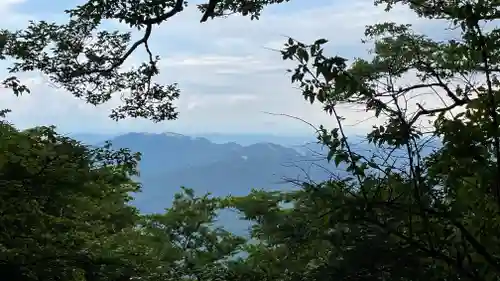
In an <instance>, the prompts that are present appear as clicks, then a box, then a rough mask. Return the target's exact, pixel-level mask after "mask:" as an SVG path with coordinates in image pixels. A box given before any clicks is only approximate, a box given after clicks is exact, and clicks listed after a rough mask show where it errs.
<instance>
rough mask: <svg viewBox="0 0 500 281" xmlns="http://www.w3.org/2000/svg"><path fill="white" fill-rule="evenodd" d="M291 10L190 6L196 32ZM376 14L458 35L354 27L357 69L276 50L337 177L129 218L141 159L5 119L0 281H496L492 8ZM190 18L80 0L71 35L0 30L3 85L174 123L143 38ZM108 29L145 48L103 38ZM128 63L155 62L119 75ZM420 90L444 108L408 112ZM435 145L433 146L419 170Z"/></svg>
mask: <svg viewBox="0 0 500 281" xmlns="http://www.w3.org/2000/svg"><path fill="white" fill-rule="evenodd" d="M289 1H290V0H251V1H249V0H210V1H209V3H208V4H203V5H198V6H197V7H198V9H199V11H200V20H201V22H202V23H200V25H203V22H205V21H210V20H212V19H214V18H224V17H226V16H228V15H231V16H243V17H249V18H250V19H251V20H259V17H260V16H261V12H262V11H263V10H265V9H266V8H267V7H268V6H270V5H287V3H286V2H289ZM374 4H375V5H378V6H383V7H384V8H386V10H387V11H389V10H391V9H392V8H394V7H396V6H401V5H403V6H406V7H408V8H409V9H411V10H412V11H413V12H414V13H415V14H416V15H418V16H419V17H421V18H423V19H425V20H429V21H443V22H446V23H447V25H449V28H450V29H453V30H454V31H455V32H456V34H457V36H456V38H454V39H449V40H437V39H434V38H431V37H430V36H427V35H426V34H420V33H418V32H417V31H415V30H414V29H412V26H411V25H407V24H396V23H392V22H382V23H373V25H371V26H367V27H366V31H365V38H364V39H363V40H364V42H365V44H366V45H367V46H368V47H369V48H370V56H369V57H367V58H358V59H354V60H348V59H347V58H345V57H342V54H327V51H326V50H325V48H324V46H325V44H327V43H328V40H327V39H323V38H318V39H317V40H315V41H313V42H301V41H298V40H296V39H294V38H293V37H291V38H288V39H287V40H285V42H283V43H284V44H283V48H282V49H281V51H280V54H277V55H281V56H282V59H283V60H285V61H292V62H293V63H294V65H295V67H294V68H292V69H290V70H289V76H290V82H291V84H292V85H294V86H296V87H299V88H300V89H301V91H302V94H303V97H304V102H310V103H319V104H321V105H322V106H323V109H324V111H325V114H329V115H331V118H334V120H336V122H337V126H336V127H334V128H327V127H326V126H325V127H324V126H319V127H318V128H317V140H318V142H319V143H321V144H323V145H324V146H325V147H327V148H328V151H329V152H328V155H327V157H328V160H329V161H332V162H333V163H335V164H337V165H341V164H342V165H345V166H346V167H347V168H346V169H347V172H348V174H349V176H348V177H333V176H332V178H331V179H330V180H327V181H323V182H319V183H318V182H316V183H313V182H302V183H294V184H299V185H300V188H299V189H296V190H294V191H288V192H285V191H283V192H272V191H265V190H254V191H252V192H251V193H250V194H248V195H246V196H241V197H234V196H227V197H214V196H211V195H210V194H194V192H193V190H192V189H190V187H178V188H179V192H178V194H177V195H176V196H175V198H165V200H166V201H172V200H173V202H172V205H171V207H169V208H168V209H166V210H165V212H163V213H158V214H147V215H146V214H141V213H140V212H139V211H138V210H137V209H136V208H134V207H132V206H131V205H130V204H129V202H130V200H131V195H130V194H131V192H135V191H139V190H140V189H141V185H140V184H138V183H137V182H135V181H134V180H133V178H134V176H136V175H138V169H137V165H138V163H139V161H140V158H141V156H140V154H139V153H136V152H134V151H130V150H128V149H114V148H113V146H112V143H107V144H106V145H104V146H102V147H90V146H87V145H84V144H82V143H81V142H78V141H76V140H74V139H71V138H70V137H67V136H65V135H64V134H61V133H58V131H57V128H55V127H51V126H44V127H35V128H31V129H27V130H25V129H23V130H21V129H19V128H16V126H14V125H13V124H12V123H10V122H9V108H5V109H4V108H2V112H1V114H2V120H1V123H0V153H1V156H0V214H1V216H0V276H1V279H2V280H12V281H35V280H37V281H38V280H39V281H46V280H47V281H49V280H51V281H52V280H61V281H132V280H144V281H150V280H151V281H153V280H176V281H177V280H185V281H252V280H254V281H257V280H258V281H299V280H300V281H326V280H353V281H354V280H356V281H358V280H359V281H361V280H366V281H368V280H369V281H373V280H389V281H396V280H405V281H410V280H411V281H417V280H422V281H424V280H425V281H432V280H457V281H458V280H460V281H462V280H475V281H494V280H500V238H499V234H500V232H499V230H500V163H499V160H500V126H499V122H500V117H499V114H500V88H499V86H500V80H499V78H498V75H499V73H500V29H499V28H498V27H497V26H496V20H498V19H500V11H499V7H500V3H499V2H498V1H494V0H447V1H445V0H375V3H374ZM187 5H188V3H187V2H185V1H183V0H151V1H144V0H117V1H106V0H86V2H84V3H83V4H82V5H79V6H76V7H74V8H73V9H70V10H67V11H65V13H66V14H67V15H68V18H69V20H68V21H67V22H65V23H51V22H46V21H33V22H31V23H30V25H29V26H28V27H27V28H26V29H22V30H3V29H2V30H0V60H3V61H7V62H9V64H10V67H9V68H8V72H9V73H10V76H9V77H6V78H5V79H4V80H3V81H2V87H5V88H9V89H10V90H11V91H12V94H14V95H18V96H19V95H26V94H29V93H30V90H33V89H30V88H29V87H27V86H26V85H25V83H24V82H23V81H22V79H20V78H18V76H19V73H24V72H29V71H37V72H40V73H43V74H44V75H46V76H47V77H49V78H50V82H51V83H53V84H55V85H58V86H59V87H60V88H61V89H64V90H65V91H66V92H67V94H68V95H73V96H75V97H78V98H80V99H81V100H82V101H81V102H82V103H90V104H93V105H96V106H99V105H102V104H105V103H106V102H108V101H109V100H110V99H111V97H112V96H113V95H116V94H118V93H121V94H122V104H120V105H119V106H118V107H116V108H114V109H112V111H111V112H110V113H109V115H110V118H112V119H115V120H118V121H119V120H121V119H125V118H145V119H149V120H152V121H153V122H162V121H165V122H168V121H169V120H174V119H176V118H177V117H178V112H177V111H176V108H175V106H174V104H173V102H174V101H175V100H176V99H177V98H178V97H179V96H180V95H182V93H181V89H182V85H177V84H175V83H173V84H166V83H159V82H155V80H154V78H155V76H157V75H158V73H159V70H158V63H159V57H157V56H156V55H155V53H154V50H151V48H150V47H149V45H148V40H149V38H150V36H151V34H152V32H154V30H153V27H154V26H162V25H165V26H166V25H168V23H167V21H168V20H169V19H170V18H172V17H175V16H176V15H177V14H179V13H182V12H183V10H184V9H185V7H186V6H187ZM310 5H314V1H311V3H310ZM109 20H114V21H117V22H122V23H126V24H128V25H129V27H130V29H131V30H140V31H141V32H143V37H142V38H140V39H139V40H138V41H133V40H132V39H131V36H130V33H122V32H120V31H118V30H106V29H102V28H101V24H102V22H103V21H109ZM221 20H224V19H221ZM248 24H252V22H251V21H250V20H249V22H248ZM332 28H333V27H332ZM331 39H339V40H341V39H342V38H331ZM139 49H141V50H145V51H146V52H147V53H148V54H149V59H148V60H146V61H144V62H143V63H142V64H140V65H139V66H138V67H137V68H134V69H131V70H124V69H123V67H122V66H123V64H124V63H125V62H126V61H127V59H128V58H129V57H130V56H131V54H133V53H134V52H136V51H138V50H139ZM360 55H363V54H360ZM16 75H17V76H16ZM424 92H425V93H429V92H431V93H433V94H434V95H436V96H437V97H438V98H439V99H438V100H440V101H441V102H440V103H434V104H431V105H421V104H419V103H414V104H412V102H411V100H412V97H414V96H416V95H419V94H421V93H424ZM342 104H353V105H357V106H363V107H364V109H365V110H366V111H367V112H370V113H371V114H372V115H373V117H374V118H377V120H380V123H381V125H380V126H375V127H374V128H373V130H372V131H371V132H369V133H368V134H367V135H366V141H368V142H370V143H372V144H374V145H376V146H378V147H379V148H381V150H379V151H377V152H374V153H373V155H371V156H370V157H367V156H366V154H363V155H362V154H361V153H359V152H357V151H356V150H355V149H353V147H352V145H351V143H350V140H349V139H348V138H347V136H346V134H345V130H344V127H343V124H344V123H343V122H344V118H343V117H342V116H340V114H339V113H338V110H337V107H338V105H342ZM2 107H4V105H2ZM7 107H8V105H7ZM435 140H439V143H440V146H439V147H437V148H435V149H433V151H432V153H430V154H427V155H423V154H422V150H423V149H424V147H425V146H426V145H427V144H428V143H429V142H430V141H435ZM396 150H398V151H401V150H402V151H404V152H405V153H404V155H401V153H397V154H396V153H394V151H396ZM396 162H397V164H396ZM291 184H292V183H291ZM166 188H172V187H166ZM176 188H177V187H176ZM222 209H231V210H235V211H237V212H238V213H239V214H240V215H241V217H242V218H245V219H248V220H250V221H252V222H253V223H254V224H253V226H252V228H251V230H250V232H249V233H248V236H245V237H243V236H237V235H236V234H233V233H231V232H229V231H226V230H224V229H223V228H220V227H216V226H215V225H214V222H215V220H216V217H217V213H218V212H219V211H220V210H222Z"/></svg>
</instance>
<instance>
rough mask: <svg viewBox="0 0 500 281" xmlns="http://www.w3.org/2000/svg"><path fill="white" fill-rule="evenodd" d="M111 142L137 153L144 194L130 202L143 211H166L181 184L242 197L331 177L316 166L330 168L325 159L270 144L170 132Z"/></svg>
mask: <svg viewBox="0 0 500 281" xmlns="http://www.w3.org/2000/svg"><path fill="white" fill-rule="evenodd" d="M111 141H112V143H113V146H115V147H117V148H121V147H125V148H129V149H131V150H132V151H138V152H141V153H142V161H141V163H140V165H139V169H140V173H141V175H140V181H141V183H142V184H143V192H142V193H140V194H138V195H137V196H136V201H135V204H136V205H137V206H138V207H139V208H140V209H141V210H142V211H143V212H157V211H161V210H162V209H163V208H165V207H167V206H168V204H169V202H170V201H171V199H172V196H173V195H174V193H175V192H178V191H179V188H180V186H186V187H189V188H193V189H194V190H195V191H197V192H198V193H205V192H211V193H212V194H214V195H229V194H233V195H237V194H238V195H243V194H245V193H248V192H249V191H250V190H251V189H252V188H264V189H283V188H291V187H292V185H291V184H290V183H288V182H287V180H290V179H292V180H298V179H301V180H304V179H306V178H307V177H308V176H309V177H311V178H313V179H315V180H324V179H327V178H328V177H329V176H330V173H329V172H328V171H327V170H325V169H324V168H321V167H316V165H318V166H319V165H323V166H324V165H329V166H330V167H329V168H330V169H332V168H334V167H333V166H332V165H331V164H328V163H327V162H326V161H324V157H316V158H313V157H311V156H312V155H310V154H304V153H300V152H298V151H297V150H295V149H293V148H289V147H285V146H282V145H277V144H272V143H256V144H252V145H247V146H243V145H240V144H237V143H234V142H229V143H224V144H217V143H213V142H211V141H209V140H207V139H206V138H199V137H189V136H184V135H179V134H172V133H169V134H144V133H128V134H125V135H121V136H118V137H116V138H114V139H112V140H111ZM322 158H323V159H322Z"/></svg>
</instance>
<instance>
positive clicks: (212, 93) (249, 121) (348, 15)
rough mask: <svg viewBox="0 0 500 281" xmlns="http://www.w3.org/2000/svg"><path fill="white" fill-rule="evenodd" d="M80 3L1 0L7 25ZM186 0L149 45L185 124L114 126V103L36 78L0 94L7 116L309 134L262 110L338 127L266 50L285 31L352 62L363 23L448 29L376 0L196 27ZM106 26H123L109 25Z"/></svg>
mask: <svg viewBox="0 0 500 281" xmlns="http://www.w3.org/2000/svg"><path fill="white" fill-rule="evenodd" d="M81 2H82V1H81V0H80V1H73V0H65V1H62V0H61V1H54V0H50V1H49V0H0V17H1V18H2V28H21V27H23V26H25V25H26V23H27V21H28V20H29V19H36V20H39V19H44V20H48V21H52V20H54V21H61V20H64V17H65V15H64V14H63V10H64V9H66V8H70V7H72V6H75V5H77V4H78V3H81ZM190 2H192V3H190V4H191V5H190V7H189V8H187V9H186V10H185V11H183V12H182V13H180V14H178V15H176V16H175V17H174V18H173V19H172V20H170V21H169V22H168V23H165V24H162V25H161V27H157V28H156V29H155V30H154V31H153V36H152V39H151V43H150V45H151V48H152V49H153V51H154V52H156V53H157V54H159V55H160V56H161V57H162V69H161V71H162V74H161V81H164V82H165V83H173V82H177V83H179V86H180V88H181V90H182V94H181V98H180V100H179V102H178V107H179V112H180V115H179V120H176V121H165V122H162V123H157V124H154V123H152V122H149V121H145V120H123V121H119V122H118V123H116V122H114V121H112V120H110V119H109V118H108V114H109V109H110V108H111V107H113V105H112V104H108V105H103V106H99V107H94V106H90V105H87V104H85V103H84V102H83V101H81V100H78V99H76V98H73V97H72V96H71V95H69V94H68V93H65V92H62V91H58V90H57V89H54V88H51V87H50V86H49V85H47V84H46V83H45V82H44V80H43V79H41V77H39V76H38V75H36V74H32V75H31V76H30V80H29V81H30V85H31V87H32V94H31V95H27V96H23V97H21V98H16V97H14V96H13V95H12V94H11V92H10V91H8V90H5V89H0V91H1V95H0V104H1V107H2V108H5V107H8V108H10V109H12V110H13V113H11V114H10V115H9V116H10V117H9V119H10V120H11V121H12V122H13V123H14V124H16V125H18V126H20V127H23V128H24V127H30V126H35V125H49V124H54V125H56V126H57V127H58V128H59V129H60V130H62V131H65V132H78V133H81V132H97V133H117V132H128V131H147V132H163V131H174V132H180V133H206V132H220V133H228V132H230V133H242V132H244V133H257V132H258V133H275V134H292V135H297V134H308V133H310V132H311V131H310V129H309V128H308V127H307V126H306V125H304V124H301V123H300V122H298V121H296V120H293V119H289V118H286V117H279V116H271V115H268V114H265V113H263V112H273V113H285V114H290V115H294V116H297V117H300V118H303V119H305V120H307V121H309V122H311V123H313V124H315V125H319V124H325V125H329V126H333V125H334V122H333V120H332V118H331V117H330V116H328V115H326V114H325V113H324V112H322V111H321V109H320V107H319V106H315V105H311V104H309V103H308V102H306V101H304V99H303V98H302V96H301V94H300V92H299V91H298V90H296V89H295V88H294V87H293V85H292V84H290V77H289V76H288V74H287V73H286V72H285V70H286V69H287V68H288V67H290V64H289V63H285V62H283V61H282V60H281V57H280V55H279V54H278V53H275V52H272V51H270V50H268V49H267V48H266V47H272V48H279V47H280V46H281V45H282V43H284V42H285V39H284V38H283V35H287V36H292V37H294V38H297V39H299V40H302V41H306V42H311V41H313V40H315V39H317V38H320V37H323V38H327V39H329V40H330V43H329V45H328V50H329V52H330V53H331V54H332V55H335V54H340V55H342V56H345V57H348V58H352V57H359V56H365V55H366V54H367V52H366V50H367V48H368V47H369V46H367V45H362V44H361V42H360V39H361V38H362V36H363V31H364V27H365V25H367V24H373V23H377V22H382V21H396V22H399V23H412V24H414V25H415V26H416V29H418V30H421V31H422V32H426V33H436V34H437V35H439V34H438V33H439V32H442V29H441V28H437V24H436V23H433V22H428V21H422V20H418V19H417V18H416V17H415V16H414V15H413V13H411V12H410V11H408V10H407V9H405V8H399V9H396V10H395V11H393V12H391V13H386V12H384V11H383V10H382V8H376V7H374V6H373V5H372V2H373V1H372V0H350V1H339V0H329V1H328V0H292V1H291V3H284V4H280V5H276V6H272V7H268V8H267V9H266V10H265V11H264V12H263V14H262V17H261V19H260V20H259V21H250V19H249V18H244V17H241V16H232V17H229V18H227V19H217V20H214V21H208V22H206V23H204V24H200V23H199V19H200V14H199V12H198V11H197V10H196V8H195V6H194V5H193V4H194V3H197V2H199V0H198V1H190ZM56 3H61V5H59V6H58V4H56ZM62 4H64V5H62ZM104 27H105V28H110V29H116V28H120V29H123V30H125V28H124V27H122V26H119V25H118V24H112V23H110V24H109V25H107V26H104ZM436 34H434V35H436ZM137 35H140V34H137ZM431 35H432V34H431ZM142 56H143V54H140V53H138V54H136V56H135V57H132V58H131V60H129V61H128V62H127V63H128V64H129V65H133V64H137V62H139V61H141V60H142ZM6 65H7V64H6V63H5V62H2V63H0V71H3V72H2V76H5V75H6V73H5V71H4V70H3V69H5V67H6ZM341 113H342V115H343V116H344V117H346V118H347V124H350V125H354V124H356V126H349V128H348V129H349V130H350V131H352V132H358V131H363V130H366V129H368V128H371V125H372V122H370V121H364V122H360V121H362V120H364V119H366V118H367V117H368V116H367V115H366V114H365V113H364V112H360V111H357V110H354V109H352V108H342V109H341Z"/></svg>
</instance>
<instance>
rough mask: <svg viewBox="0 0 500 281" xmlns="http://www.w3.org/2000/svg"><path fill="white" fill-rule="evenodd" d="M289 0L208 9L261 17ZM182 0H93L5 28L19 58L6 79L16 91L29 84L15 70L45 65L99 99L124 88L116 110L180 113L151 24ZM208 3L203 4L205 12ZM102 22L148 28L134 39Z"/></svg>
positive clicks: (90, 99) (76, 90) (116, 113)
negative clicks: (163, 77) (139, 53)
mask: <svg viewBox="0 0 500 281" xmlns="http://www.w3.org/2000/svg"><path fill="white" fill-rule="evenodd" d="M287 1H289V0H258V1H245V0H210V2H211V4H212V6H213V5H215V6H213V7H212V8H213V10H212V11H211V12H210V13H208V14H206V16H207V17H208V16H210V17H212V18H213V17H221V16H224V15H227V14H234V13H238V14H242V15H244V16H250V17H251V19H258V17H259V15H260V12H261V10H262V9H263V8H264V6H266V5H270V4H275V3H282V2H287ZM187 6H188V4H187V1H184V0H155V1H139V0H119V1H106V0H88V1H87V2H85V3H84V4H82V5H79V6H77V7H76V8H73V9H70V10H67V11H65V12H66V14H67V15H68V16H69V21H68V22H67V23H65V24H56V23H50V22H46V21H39V22H35V21H32V22H30V25H29V26H28V27H27V28H26V29H24V30H18V31H15V32H14V31H8V30H0V59H9V60H12V61H13V64H12V66H10V67H9V69H8V70H9V72H10V73H11V74H13V76H11V77H9V78H7V79H6V80H4V81H3V85H4V86H6V87H9V88H12V90H13V91H14V93H15V94H16V95H19V94H22V93H26V92H29V89H28V88H27V87H26V86H25V85H23V84H22V83H21V81H20V80H19V79H18V78H17V77H16V76H15V74H16V73H19V72H26V71H39V72H41V73H43V74H44V75H46V76H47V78H48V80H49V81H50V82H51V83H52V84H54V85H56V86H58V87H61V88H62V89H64V90H66V91H68V92H70V93H71V94H73V95H74V96H75V97H78V98H82V99H84V100H85V101H86V102H87V103H90V104H93V105H99V104H103V103H105V102H107V101H109V100H110V99H111V98H112V97H113V95H114V94H118V93H119V94H121V100H122V102H123V103H122V104H121V105H120V106H118V107H117V108H115V109H113V110H112V112H111V114H110V117H111V118H113V119H115V120H119V119H123V118H126V117H134V118H135V117H140V118H149V119H151V120H153V121H155V122H159V121H163V120H171V119H176V118H177V112H176V111H175V106H174V104H173V101H174V100H175V99H177V98H178V97H179V93H180V90H179V88H178V87H177V84H176V83H173V84H170V85H162V84H160V83H158V82H155V79H154V78H155V76H157V75H158V74H159V72H160V69H159V66H158V61H159V60H160V57H159V56H157V55H154V54H153V52H152V51H151V49H150V48H149V45H148V41H149V39H150V37H151V34H152V31H153V26H155V25H163V24H167V23H166V22H167V21H168V20H169V19H170V18H172V17H174V16H175V15H176V14H178V13H180V12H182V11H183V10H184V8H185V7H187ZM208 6H209V4H201V5H197V7H198V9H199V10H200V11H201V12H203V13H206V12H207V11H206V10H207V7H208ZM104 21H116V22H119V23H123V24H126V25H128V26H129V27H130V28H131V29H136V30H139V31H143V36H142V37H141V38H140V39H138V40H136V41H133V40H132V36H131V33H130V32H119V31H116V30H115V31H107V30H103V29H102V28H100V26H101V24H102V23H103V22H104ZM138 48H144V49H145V50H146V52H147V53H148V59H147V60H146V61H144V62H142V63H141V64H140V65H139V66H138V67H133V68H131V69H129V70H127V69H126V70H124V69H122V68H123V67H122V66H123V64H124V63H125V61H127V59H129V58H130V56H131V55H132V54H133V53H134V52H136V50H137V49H138Z"/></svg>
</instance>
